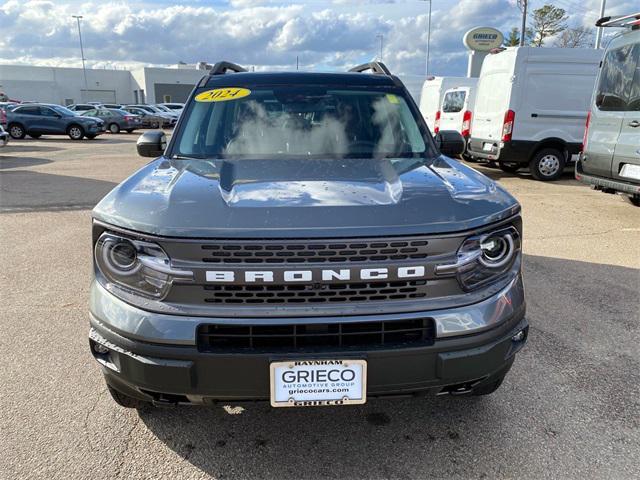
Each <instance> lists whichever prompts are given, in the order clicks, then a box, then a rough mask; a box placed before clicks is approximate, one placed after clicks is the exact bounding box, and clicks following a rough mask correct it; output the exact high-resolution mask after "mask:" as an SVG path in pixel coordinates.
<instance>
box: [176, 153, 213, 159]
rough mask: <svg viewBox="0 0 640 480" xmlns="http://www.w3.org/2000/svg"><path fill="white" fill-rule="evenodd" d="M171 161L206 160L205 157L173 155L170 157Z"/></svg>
mask: <svg viewBox="0 0 640 480" xmlns="http://www.w3.org/2000/svg"><path fill="white" fill-rule="evenodd" d="M171 158H172V159H173V160H206V159H207V157H196V156H194V155H191V156H188V155H179V154H175V155H173V156H172V157H171Z"/></svg>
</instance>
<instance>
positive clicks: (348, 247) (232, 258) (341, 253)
mask: <svg viewBox="0 0 640 480" xmlns="http://www.w3.org/2000/svg"><path fill="white" fill-rule="evenodd" d="M428 245H429V241H427V240H402V241H380V240H371V241H357V242H331V241H328V242H320V241H316V242H313V241H306V242H300V241H298V242H295V241H288V242H287V241H283V242H278V243H265V242H243V243H234V242H228V243H216V244H205V245H201V246H200V247H201V249H202V252H203V257H202V261H203V262H207V263H239V264H283V263H287V264H300V263H339V262H383V261H390V260H413V259H424V258H427V246H428Z"/></svg>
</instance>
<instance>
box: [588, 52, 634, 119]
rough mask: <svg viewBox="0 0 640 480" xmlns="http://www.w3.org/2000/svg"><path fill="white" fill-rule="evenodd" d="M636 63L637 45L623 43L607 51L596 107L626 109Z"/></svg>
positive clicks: (604, 109) (612, 109)
mask: <svg viewBox="0 0 640 480" xmlns="http://www.w3.org/2000/svg"><path fill="white" fill-rule="evenodd" d="M637 63H638V55H637V45H625V46H623V47H620V48H616V49H614V50H610V51H608V52H607V54H606V55H605V57H604V61H603V63H602V70H601V71H600V81H599V82H598V89H597V91H596V106H597V107H598V109H600V110H603V111H613V112H619V111H625V110H627V106H628V104H627V102H628V99H629V94H630V93H631V85H632V82H633V76H634V73H635V69H636V64H637Z"/></svg>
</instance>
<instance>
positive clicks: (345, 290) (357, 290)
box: [203, 280, 427, 304]
mask: <svg viewBox="0 0 640 480" xmlns="http://www.w3.org/2000/svg"><path fill="white" fill-rule="evenodd" d="M426 285H427V282H426V280H413V281H397V282H369V283H343V284H303V285H204V286H203V288H204V292H205V297H204V301H205V302H206V303H219V304H294V303H338V302H372V301H389V300H408V299H413V298H423V297H425V296H426Z"/></svg>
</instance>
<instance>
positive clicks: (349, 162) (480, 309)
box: [89, 62, 528, 407]
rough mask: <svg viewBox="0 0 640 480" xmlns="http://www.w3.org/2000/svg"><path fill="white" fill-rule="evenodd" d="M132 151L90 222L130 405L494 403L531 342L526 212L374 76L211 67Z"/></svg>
mask: <svg viewBox="0 0 640 480" xmlns="http://www.w3.org/2000/svg"><path fill="white" fill-rule="evenodd" d="M228 71H233V72H235V73H233V74H231V75H227V74H226V72H228ZM368 71H371V72H372V73H366V72H368ZM137 148H138V153H139V154H140V155H142V156H145V157H153V158H154V160H152V161H151V162H150V163H148V164H147V165H145V166H144V167H142V168H141V169H140V170H139V171H138V172H137V173H135V174H133V175H132V176H131V177H130V178H129V179H127V180H125V181H124V182H123V183H121V184H120V185H119V186H117V187H116V188H115V189H114V190H113V191H111V192H110V193H109V194H108V195H107V196H106V197H105V198H104V199H102V200H101V201H100V203H99V204H98V205H97V206H96V207H95V209H94V210H93V231H92V236H93V245H92V247H93V261H94V274H95V278H94V280H93V282H92V285H91V294H90V324H91V326H90V332H89V345H90V349H91V352H92V353H93V356H94V357H95V359H96V360H97V362H98V363H99V364H100V365H101V366H102V371H103V373H104V376H105V379H106V382H107V385H108V389H109V391H110V392H111V395H112V397H113V398H114V400H115V401H116V402H117V403H119V404H120V405H122V406H125V407H140V406H143V405H148V404H156V405H171V404H204V405H211V404H213V403H215V402H218V401H243V400H264V401H269V402H270V403H271V405H272V406H273V407H294V406H297V407H311V406H320V405H348V404H362V403H365V402H366V401H367V399H368V398H370V397H383V396H390V395H421V394H450V395H464V394H470V395H486V394H489V393H492V392H494V391H495V390H496V389H498V387H499V386H500V384H501V383H502V381H503V379H504V378H505V375H506V374H507V372H508V371H509V369H510V368H511V366H512V364H513V361H514V359H515V356H516V353H517V352H518V351H519V350H520V349H521V348H522V347H523V346H524V344H525V342H526V340H527V332H528V324H527V321H526V319H525V299H524V287H523V281H522V274H521V263H522V255H521V245H522V220H521V217H520V205H519V204H518V203H517V202H516V200H515V199H514V198H513V197H512V196H511V195H510V194H509V193H507V192H506V191H505V190H504V189H503V188H502V187H501V186H499V185H498V184H496V183H494V182H493V181H492V180H490V179H489V178H487V177H485V176H483V175H482V174H480V173H478V172H477V171H475V170H473V169H472V168H469V167H467V166H465V165H463V164H462V163H460V162H459V161H457V160H454V159H452V158H451V156H453V155H459V154H461V153H462V151H463V149H464V140H463V138H462V136H461V135H460V134H459V133H458V132H454V131H441V132H439V133H438V135H437V136H436V137H435V139H434V138H433V137H432V136H431V134H430V133H429V130H428V128H427V125H426V124H425V122H424V119H423V117H422V115H420V112H419V111H418V108H417V106H416V105H415V103H414V101H413V100H412V98H411V95H410V94H409V93H408V92H407V90H406V88H405V87H404V85H403V84H402V82H401V81H400V80H399V79H398V78H397V77H396V76H394V75H392V74H391V73H390V72H389V70H388V69H387V67H386V66H384V65H383V64H381V63H372V64H366V65H362V66H359V67H355V68H354V69H353V70H352V71H351V72H349V73H330V74H329V73H322V74H321V73H301V72H295V73H263V72H260V73H253V72H247V71H246V70H244V69H243V68H242V67H239V66H237V65H234V64H231V63H228V62H222V63H219V64H216V65H215V66H214V67H213V69H212V70H211V71H210V73H209V74H208V75H207V76H205V77H204V78H202V80H201V81H200V82H199V83H198V84H197V86H196V88H195V90H194V91H193V93H192V94H191V96H190V98H189V99H188V101H187V103H186V105H185V109H184V113H183V115H182V118H181V120H180V122H179V124H178V127H177V129H176V131H175V132H174V134H173V135H172V137H171V140H170V141H169V142H168V143H167V138H166V136H165V134H164V133H163V132H161V131H149V132H146V133H145V134H143V135H142V136H141V137H140V139H139V140H138V145H137Z"/></svg>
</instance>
